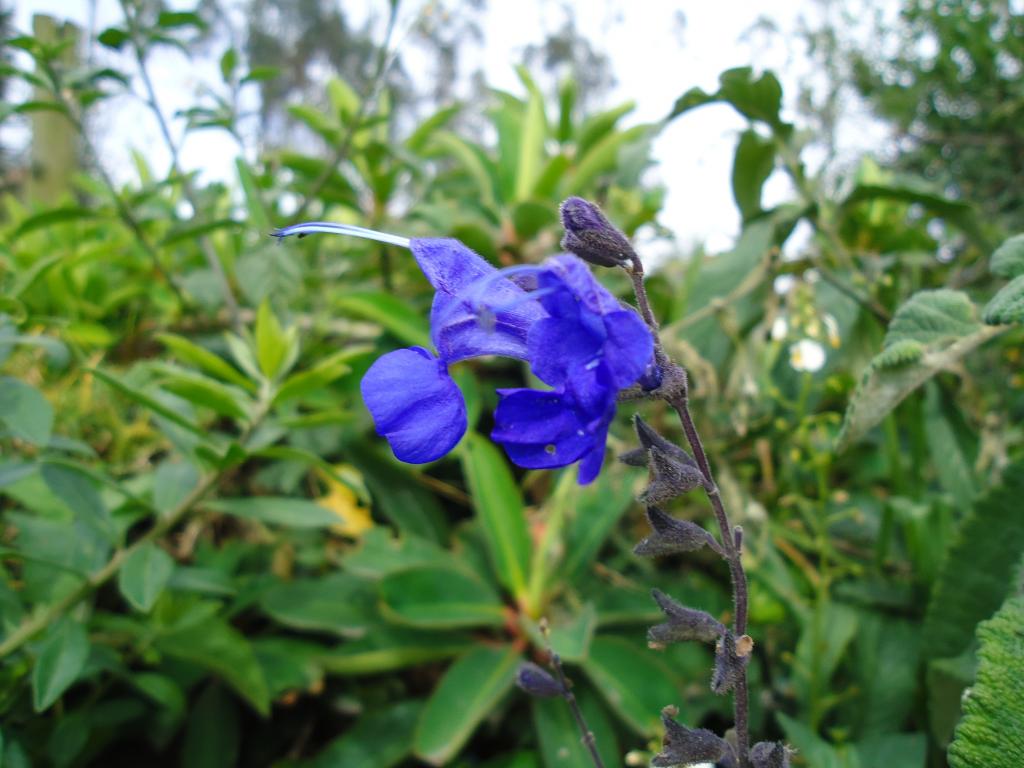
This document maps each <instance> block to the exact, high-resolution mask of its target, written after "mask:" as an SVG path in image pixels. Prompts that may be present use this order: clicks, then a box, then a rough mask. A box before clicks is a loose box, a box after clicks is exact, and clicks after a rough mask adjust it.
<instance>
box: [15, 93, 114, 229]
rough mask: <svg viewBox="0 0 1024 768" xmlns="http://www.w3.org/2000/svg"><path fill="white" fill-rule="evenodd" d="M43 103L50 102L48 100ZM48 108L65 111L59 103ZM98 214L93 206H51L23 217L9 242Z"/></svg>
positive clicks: (94, 216) (91, 217) (92, 217)
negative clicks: (39, 230) (56, 225)
mask: <svg viewBox="0 0 1024 768" xmlns="http://www.w3.org/2000/svg"><path fill="white" fill-rule="evenodd" d="M43 103H46V104H49V103H48V102H43ZM48 108H49V109H56V110H59V111H64V110H61V108H60V107H59V105H57V104H49V106H48ZM96 216H97V212H96V211H95V210H93V209H92V208H82V207H80V206H65V207H63V208H51V209H49V210H47V211H43V212H42V213H37V214H35V215H33V216H28V217H27V218H24V219H22V220H21V223H20V224H18V226H17V228H16V229H15V230H14V231H13V232H11V233H10V234H9V235H8V237H9V239H8V241H7V242H8V243H12V244H13V243H14V241H15V240H17V239H18V238H20V237H22V236H24V235H27V234H28V233H29V232H34V231H35V230H37V229H49V228H50V227H52V226H53V225H54V224H64V223H65V222H69V221H80V220H82V219H95V218H96Z"/></svg>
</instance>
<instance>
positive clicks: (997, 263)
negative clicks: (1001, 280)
mask: <svg viewBox="0 0 1024 768" xmlns="http://www.w3.org/2000/svg"><path fill="white" fill-rule="evenodd" d="M989 269H990V270H992V274H994V275H999V276H1000V277H1020V276H1021V275H1024V233H1022V234H1019V235H1014V236H1013V237H1011V238H1009V239H1008V240H1006V242H1004V243H1003V244H1002V245H1000V246H999V247H998V248H996V250H995V253H993V254H992V260H991V261H990V262H989Z"/></svg>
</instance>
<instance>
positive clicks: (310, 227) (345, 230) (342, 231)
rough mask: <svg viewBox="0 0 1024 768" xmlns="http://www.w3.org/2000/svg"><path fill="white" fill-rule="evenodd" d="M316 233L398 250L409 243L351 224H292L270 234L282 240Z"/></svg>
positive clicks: (399, 238)
mask: <svg viewBox="0 0 1024 768" xmlns="http://www.w3.org/2000/svg"><path fill="white" fill-rule="evenodd" d="M317 232H320V233H323V234H328V235H350V236H352V237H361V238H363V239H364V240H376V241H377V242H379V243H388V244H389V245H397V246H398V247H399V248H408V247H409V242H410V240H409V238H408V237H401V236H399V235H392V234H389V233H387V232H378V231H377V230H375V229H366V228H365V227H357V226H355V225H353V224H337V223H335V222H332V221H307V222H303V223H302V224H292V225H291V226H290V227H281V228H280V229H275V230H274V231H273V232H271V233H270V234H271V236H272V237H276V238H278V239H279V240H283V239H284V238H286V237H291V236H292V235H298V236H300V237H302V236H303V235H312V234H314V233H317Z"/></svg>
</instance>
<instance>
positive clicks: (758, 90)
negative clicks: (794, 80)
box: [666, 67, 783, 128]
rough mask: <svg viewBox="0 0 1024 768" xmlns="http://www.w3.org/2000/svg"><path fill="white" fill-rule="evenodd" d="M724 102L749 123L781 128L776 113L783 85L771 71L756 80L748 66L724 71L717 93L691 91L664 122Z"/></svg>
mask: <svg viewBox="0 0 1024 768" xmlns="http://www.w3.org/2000/svg"><path fill="white" fill-rule="evenodd" d="M720 101H724V102H726V103H728V104H731V105H732V106H733V107H734V108H735V109H736V111H737V112H739V113H740V114H742V115H743V116H744V117H747V118H748V119H750V120H761V121H763V122H765V123H767V124H769V125H771V126H772V127H774V128H780V127H782V125H783V124H782V122H781V120H780V119H779V110H780V109H781V108H782V86H781V85H780V84H779V81H778V79H777V78H776V77H775V75H774V74H772V73H771V72H765V73H764V74H762V75H761V76H760V77H759V78H757V79H756V80H755V79H754V71H753V70H752V69H751V68H750V67H737V68H735V69H729V70H726V71H725V72H723V73H722V74H721V75H720V76H719V79H718V91H716V92H715V93H707V92H706V91H703V90H701V89H700V88H691V89H690V90H689V91H687V92H686V93H684V94H683V95H682V96H680V97H679V98H678V99H676V103H675V105H674V106H673V107H672V111H671V112H670V113H669V115H668V117H667V118H666V119H667V120H671V119H673V118H675V117H678V116H680V115H682V114H684V113H686V112H689V111H690V110H691V109H696V108H697V107H702V106H704V105H705V104H713V103H715V102H720Z"/></svg>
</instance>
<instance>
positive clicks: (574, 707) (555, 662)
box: [540, 619, 604, 768]
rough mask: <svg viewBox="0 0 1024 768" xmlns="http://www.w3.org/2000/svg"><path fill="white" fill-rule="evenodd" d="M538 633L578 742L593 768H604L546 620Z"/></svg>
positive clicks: (592, 734)
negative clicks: (560, 687) (542, 640)
mask: <svg viewBox="0 0 1024 768" xmlns="http://www.w3.org/2000/svg"><path fill="white" fill-rule="evenodd" d="M540 631H541V634H543V635H544V640H545V641H546V642H547V645H548V655H549V657H550V661H551V667H552V669H554V670H555V675H556V676H557V677H558V683H559V685H561V686H562V690H563V691H565V693H563V694H562V698H564V699H565V701H566V702H567V703H568V704H569V710H570V711H571V712H572V716H573V718H574V719H575V720H576V726H577V727H578V728H579V729H580V741H581V742H582V743H583V746H585V747H586V748H587V751H588V752H589V753H590V759H591V760H592V761H593V763H594V768H604V763H603V762H602V761H601V754H600V753H599V752H598V751H597V740H596V739H595V738H594V732H593V731H592V730H590V728H589V726H587V720H586V718H585V717H583V711H582V710H581V709H580V705H579V702H577V701H576V696H575V694H573V692H572V688H571V687H570V683H569V679H568V678H567V677H566V676H565V670H563V669H562V658H561V657H560V656H559V655H558V654H557V653H555V649H554V648H552V647H551V631H550V629H549V628H548V624H547V621H546V620H543V619H542V620H541V626H540Z"/></svg>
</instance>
